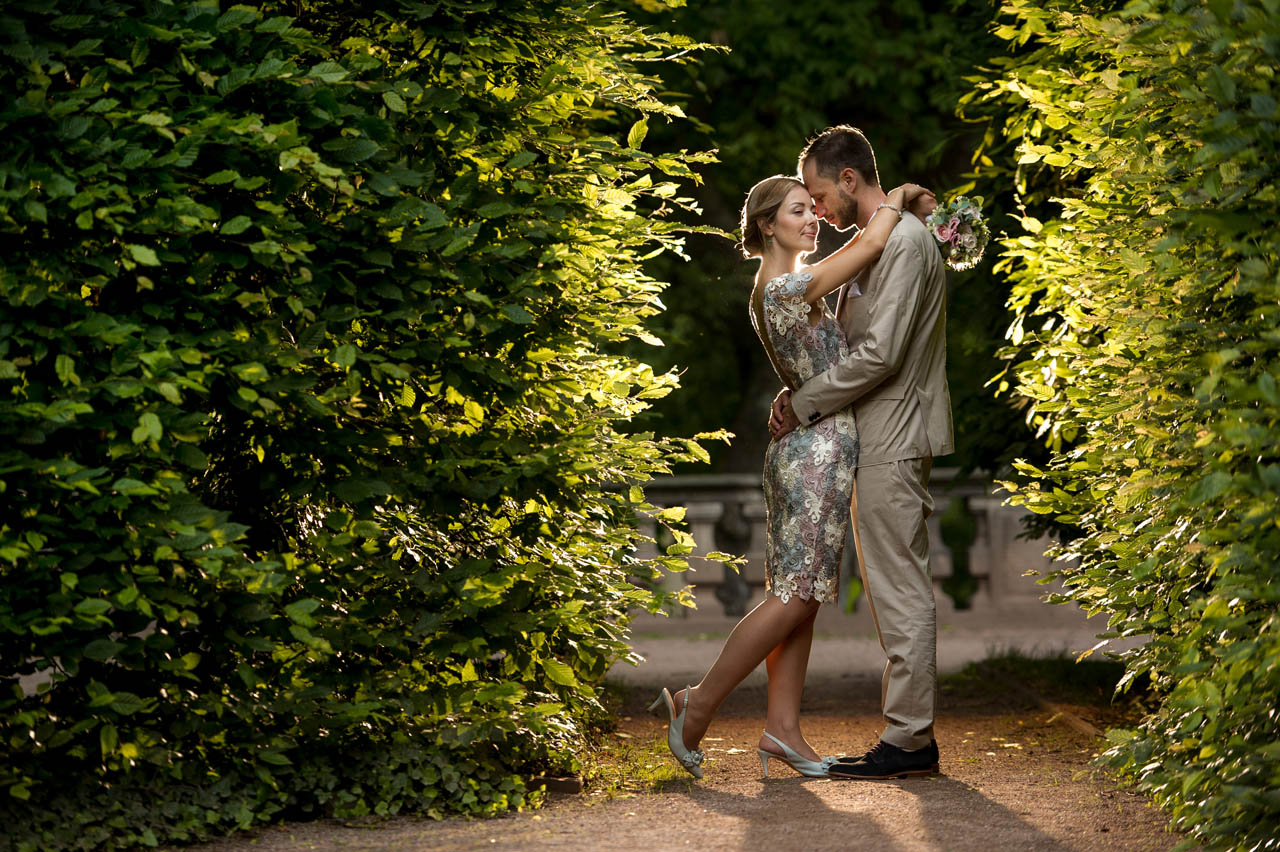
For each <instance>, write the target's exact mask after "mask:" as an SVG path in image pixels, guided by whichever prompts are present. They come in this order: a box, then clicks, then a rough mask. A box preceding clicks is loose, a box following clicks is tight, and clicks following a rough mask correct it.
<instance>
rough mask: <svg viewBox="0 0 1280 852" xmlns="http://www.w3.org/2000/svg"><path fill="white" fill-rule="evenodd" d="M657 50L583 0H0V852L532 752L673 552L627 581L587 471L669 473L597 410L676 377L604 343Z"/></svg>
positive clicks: (650, 225) (614, 324)
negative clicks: (243, 1) (235, 0)
mask: <svg viewBox="0 0 1280 852" xmlns="http://www.w3.org/2000/svg"><path fill="white" fill-rule="evenodd" d="M689 47H692V45H691V44H689V43H688V41H687V40H684V39H679V38H676V39H672V38H668V37H666V36H663V35H661V34H658V33H653V32H646V31H642V30H641V29H639V28H638V27H636V26H635V25H633V24H631V23H630V22H629V21H628V19H627V18H626V17H625V16H623V15H621V14H619V13H618V12H616V11H613V10H611V9H610V8H609V7H608V6H607V5H602V4H597V3H593V2H586V0H567V2H537V0H512V2H507V0H504V2H502V3H501V4H497V3H493V2H479V1H478V0H474V1H473V2H462V0H457V1H456V2H449V1H448V0H446V2H432V3H421V2H386V3H375V4H366V3H347V2H302V3H271V2H268V3H264V4H261V5H259V6H254V7H250V6H220V5H218V4H217V3H214V2H174V3H163V2H125V0H121V2H114V1H113V0H83V2H73V1H72V0H58V2H47V0H39V2H37V0H27V2H22V1H21V0H19V2H14V3H7V4H5V7H4V9H3V11H0V89H2V90H3V91H4V92H5V93H6V97H5V101H4V104H3V106H2V107H0V130H2V131H3V132H0V170H2V177H0V234H3V237H2V239H3V240H4V245H5V251H3V253H0V494H2V495H3V497H2V499H3V509H2V511H3V515H2V516H0V577H2V578H3V579H2V582H0V663H2V665H0V677H2V678H3V680H4V684H3V686H4V690H3V693H2V694H0V737H2V742H3V747H2V748H3V751H2V752H0V824H2V825H4V827H5V828H4V833H5V834H6V837H7V840H8V841H9V843H10V844H12V845H14V846H16V847H17V848H19V849H41V850H47V849H73V848H74V849H87V848H122V847H128V846H132V845H135V844H143V845H152V844H154V843H156V842H165V841H174V840H178V841H181V840H189V839H193V838H200V837H205V836H208V835H209V834H211V833H218V832H225V831H227V830H230V829H233V828H236V827H245V826H249V825H251V824H254V823H259V822H262V821H267V820H273V819H278V818H282V817H285V816H289V817H300V816H306V815H332V816H340V817H342V816H355V815H360V814H366V813H370V812H374V813H394V812H397V811H400V810H412V811H417V812H423V813H426V814H430V815H433V816H439V815H441V814H443V813H444V812H446V811H462V812H468V813H476V814H485V813H493V812H497V811H502V810H504V809H508V808H518V807H522V806H524V805H526V804H528V803H530V802H532V801H536V798H537V794H536V793H531V792H530V791H529V790H527V789H526V787H525V785H524V783H523V781H522V780H521V779H522V777H525V776H527V774H529V773H534V772H540V771H544V770H553V769H555V770H565V769H571V768H572V767H573V765H574V761H575V757H574V754H575V749H576V748H577V747H578V746H579V744H580V743H581V740H582V734H583V729H584V726H587V725H590V724H591V723H592V721H593V719H595V718H597V716H598V714H599V710H600V708H599V705H598V704H597V702H596V692H595V690H594V688H593V686H592V684H593V683H594V682H596V681H598V680H599V678H600V677H601V676H602V675H603V673H604V671H605V670H606V668H607V667H608V666H609V665H610V663H611V662H613V661H614V660H615V659H617V658H619V657H620V656H622V655H625V654H626V653H628V652H629V648H628V646H627V643H626V641H625V636H626V632H625V631H626V622H627V612H628V610H629V609H631V608H633V607H637V606H639V607H649V608H653V609H656V608H657V607H658V606H659V605H660V600H659V599H658V598H657V597H655V595H653V594H652V593H650V591H648V590H647V589H646V588H644V586H643V584H642V585H639V586H638V585H636V583H637V582H639V581H640V580H642V579H647V578H648V577H650V576H652V575H653V572H654V571H655V570H656V565H657V564H658V563H659V562H660V563H662V564H663V565H665V567H668V568H677V569H678V568H680V567H682V566H683V561H682V559H681V556H682V554H684V553H687V552H689V550H690V544H691V541H690V540H689V537H688V536H687V535H686V534H685V533H684V532H682V531H680V530H676V531H675V532H674V535H675V537H676V543H675V544H674V545H673V546H672V548H671V549H670V551H669V555H668V556H664V557H662V559H660V560H658V562H641V561H639V560H637V559H636V558H635V556H634V554H633V549H634V545H635V543H636V541H637V535H636V532H635V529H634V522H633V521H634V517H635V513H636V512H637V511H648V510H652V507H649V506H647V504H645V503H644V496H643V492H642V491H641V489H640V488H638V487H633V488H624V489H623V490H622V491H618V490H617V488H616V484H617V483H620V482H621V483H627V482H636V483H641V482H643V480H645V479H646V478H648V477H649V476H650V475H651V474H653V473H655V472H659V471H663V470H666V469H667V468H668V466H669V465H670V464H671V463H672V462H674V461H677V460H684V459H688V458H694V457H702V458H705V455H706V454H705V451H704V450H703V449H702V448H701V447H700V446H699V445H698V444H697V443H696V442H695V441H693V440H688V441H683V440H681V441H674V440H665V439H657V438H654V437H653V436H652V435H623V434H619V432H618V431H616V430H615V424H618V423H620V422H622V421H626V420H628V419H629V418H631V417H632V416H633V415H634V414H635V413H637V412H639V411H641V410H643V409H644V408H645V407H646V405H647V404H648V402H647V400H649V399H652V398H656V397H659V396H662V395H664V394H666V393H667V392H669V391H670V390H671V389H672V388H674V387H675V384H676V382H675V378H674V377H673V376H671V375H655V374H654V373H653V371H652V370H651V369H649V368H648V367H646V366H645V365H644V364H642V363H640V362H638V361H636V360H629V359H625V358H621V357H617V356H614V355H610V354H609V352H610V351H612V350H613V349H615V348H616V344H617V343H618V342H619V341H624V340H627V339H630V338H646V337H647V333H646V332H645V331H644V330H643V321H644V320H645V318H646V317H648V316H651V315H652V314H654V313H655V312H656V311H657V310H658V309H659V308H660V304H661V303H660V302H659V301H658V299H657V296H658V293H659V291H660V289H661V285H660V284H659V283H658V282H655V281H653V280H651V279H649V278H648V277H646V276H645V274H644V273H643V272H642V271H641V269H640V265H639V263H640V257H641V255H643V254H647V253H652V252H654V251H662V250H676V251H678V250H679V237H678V235H677V234H676V232H675V229H674V227H673V226H671V225H669V224H667V222H666V220H665V219H664V217H663V216H662V215H660V211H661V209H662V208H663V206H664V205H665V206H666V208H667V209H669V208H670V207H671V206H672V205H679V204H682V203H684V202H683V201H682V200H681V199H680V198H679V197H678V193H677V192H676V189H675V186H674V185H673V184H672V183H671V181H670V180H668V179H667V177H668V176H677V177H682V178H688V177H690V176H691V172H690V168H689V164H690V163H691V162H693V161H698V160H703V161H705V160H706V159H707V158H706V157H705V156H702V155H687V154H683V153H680V152H659V153H647V152H645V151H643V150H641V145H642V143H643V138H644V135H645V130H646V128H647V123H646V118H647V117H648V116H659V117H665V119H673V118H678V116H679V111H678V110H677V109H675V108H674V107H670V106H667V105H664V104H663V103H661V102H659V101H658V100H657V99H656V98H655V96H654V94H653V85H654V81H653V80H652V79H650V78H649V77H647V76H645V75H644V74H642V73H641V72H640V71H638V70H637V68H638V65H637V63H638V62H639V61H642V60H643V61H652V60H655V59H657V58H658V57H659V56H661V55H665V54H670V53H676V52H679V51H683V50H685V49H687V48H689ZM627 128H630V132H627ZM676 514H678V513H668V514H667V515H665V516H664V519H665V520H667V521H674V520H676V518H675V515H676ZM37 672H43V673H44V679H45V681H46V682H45V683H43V684H42V685H40V686H39V688H38V689H36V688H33V687H32V686H31V685H30V684H31V683H32V681H30V680H28V681H27V684H28V685H27V687H26V688H24V687H23V685H22V683H20V681H19V677H20V676H23V675H32V674H34V673H37Z"/></svg>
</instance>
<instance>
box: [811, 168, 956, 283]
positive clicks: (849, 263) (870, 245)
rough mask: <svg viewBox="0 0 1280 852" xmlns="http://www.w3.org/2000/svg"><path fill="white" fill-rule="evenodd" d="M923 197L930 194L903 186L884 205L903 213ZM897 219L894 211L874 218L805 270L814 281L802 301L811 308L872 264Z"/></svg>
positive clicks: (887, 240) (912, 186)
mask: <svg viewBox="0 0 1280 852" xmlns="http://www.w3.org/2000/svg"><path fill="white" fill-rule="evenodd" d="M922 195H931V193H930V192H929V191H928V190H927V189H924V188H922V187H919V186H916V185H915V184H910V183H908V184H903V185H902V186H899V187H896V188H895V189H893V190H891V191H890V192H889V197H888V200H887V203H888V204H892V205H893V206H894V207H896V208H897V209H898V210H904V209H905V205H907V204H910V203H911V202H912V201H914V200H916V199H917V198H919V197H921V196H922ZM899 218H900V217H899V216H898V215H895V214H894V213H893V211H889V213H888V214H887V215H884V216H876V217H874V218H873V219H872V221H871V223H870V224H868V225H867V227H866V228H863V229H862V231H861V232H859V233H858V234H856V235H854V237H853V238H852V239H851V240H849V242H847V243H845V244H844V245H842V246H841V247H840V248H838V249H836V250H835V251H833V252H832V253H831V254H829V255H827V256H826V257H824V258H823V259H822V260H820V261H818V262H817V263H815V264H813V265H811V266H809V267H807V271H808V272H809V274H810V275H812V276H813V280H812V281H810V282H809V286H808V288H807V289H806V290H805V294H804V300H805V301H806V302H807V303H809V304H810V305H812V304H814V303H815V302H817V301H818V300H819V299H821V298H822V297H824V296H826V295H827V294H828V293H830V292H832V291H833V290H835V289H836V288H837V287H839V286H840V285H841V284H843V283H845V282H846V281H848V280H849V279H851V278H854V277H856V276H857V275H858V274H859V273H860V272H862V270H864V269H866V268H867V267H868V266H869V265H871V264H872V263H873V262H875V260H876V259H877V258H878V257H880V252H882V251H884V247H885V244H886V243H888V242H889V235H890V234H892V233H893V229H894V228H895V227H896V226H897V224H898V220H899Z"/></svg>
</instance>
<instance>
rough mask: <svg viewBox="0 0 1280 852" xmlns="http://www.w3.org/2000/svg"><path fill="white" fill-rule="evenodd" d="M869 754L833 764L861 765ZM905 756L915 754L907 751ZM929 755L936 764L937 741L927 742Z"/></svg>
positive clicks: (850, 757) (843, 758)
mask: <svg viewBox="0 0 1280 852" xmlns="http://www.w3.org/2000/svg"><path fill="white" fill-rule="evenodd" d="M870 753H871V752H867V753H866V754H860V755H857V756H856V757H855V756H853V755H849V756H848V757H840V758H836V761H835V762H836V763H861V762H862V761H864V760H866V759H867V755H868V754H870ZM907 754H915V752H910V751H909V752H907ZM929 754H930V755H931V756H932V757H933V762H934V763H937V762H938V741H937V740H929Z"/></svg>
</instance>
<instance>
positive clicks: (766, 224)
mask: <svg viewBox="0 0 1280 852" xmlns="http://www.w3.org/2000/svg"><path fill="white" fill-rule="evenodd" d="M756 224H757V225H759V226H760V233H761V234H764V235H765V236H766V237H772V236H773V223H772V222H770V221H769V220H768V219H757V220H756Z"/></svg>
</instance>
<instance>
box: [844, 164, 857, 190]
mask: <svg viewBox="0 0 1280 852" xmlns="http://www.w3.org/2000/svg"><path fill="white" fill-rule="evenodd" d="M840 182H841V183H842V184H844V188H845V190H846V191H847V192H848V193H850V194H853V193H854V192H857V190H858V172H857V170H856V169H850V168H847V169H842V170H841V171H840Z"/></svg>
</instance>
